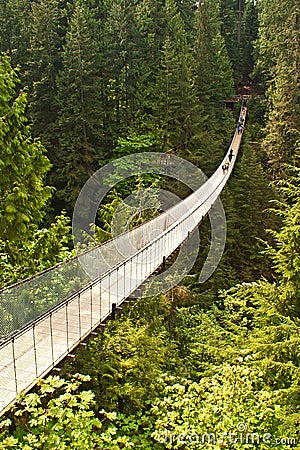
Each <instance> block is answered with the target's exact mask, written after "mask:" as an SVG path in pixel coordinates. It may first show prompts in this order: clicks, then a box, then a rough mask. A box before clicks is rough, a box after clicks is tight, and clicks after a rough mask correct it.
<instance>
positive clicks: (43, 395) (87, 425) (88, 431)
mask: <svg viewBox="0 0 300 450" xmlns="http://www.w3.org/2000/svg"><path fill="white" fill-rule="evenodd" d="M87 380H88V377H85V376H83V375H79V374H77V375H76V376H74V378H73V380H72V381H65V380H63V379H61V378H59V377H52V376H50V377H48V378H47V379H46V380H45V381H43V380H41V381H40V383H39V386H40V392H39V394H37V393H32V394H28V395H27V396H26V397H25V398H24V399H22V401H21V405H22V407H21V408H19V409H16V410H15V412H14V415H15V419H14V427H15V431H14V433H13V435H12V436H6V435H7V432H5V431H4V432H3V433H2V437H1V442H0V448H1V449H3V450H4V449H5V450H6V449H13V448H18V449H22V450H31V449H32V450H33V449H43V450H54V449H57V450H58V449H65V450H67V449H77V450H92V449H100V448H107V446H108V445H109V448H111V449H118V448H120V446H121V447H122V448H132V446H131V444H130V442H129V440H128V439H126V438H115V437H114V429H113V428H112V429H110V428H108V430H105V431H103V428H102V422H101V420H100V419H99V418H98V417H96V415H95V413H94V411H93V409H92V407H93V405H94V400H93V398H94V394H93V393H92V392H91V391H80V390H79V386H80V384H81V383H82V382H83V381H87ZM56 391H58V395H57V396H53V394H54V393H55V392H56ZM106 417H107V419H113V417H114V416H113V415H111V414H107V415H106ZM10 424H11V421H10V420H6V421H4V422H2V423H1V424H0V426H1V427H2V429H4V430H5V429H7V427H8V426H9V425H10Z"/></svg>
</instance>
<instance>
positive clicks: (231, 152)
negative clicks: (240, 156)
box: [222, 148, 234, 175]
mask: <svg viewBox="0 0 300 450" xmlns="http://www.w3.org/2000/svg"><path fill="white" fill-rule="evenodd" d="M233 157H234V154H233V150H232V148H231V149H230V151H229V155H228V163H225V164H223V165H222V170H223V173H224V175H225V173H226V172H227V170H228V168H229V164H230V163H231V161H232V158H233Z"/></svg>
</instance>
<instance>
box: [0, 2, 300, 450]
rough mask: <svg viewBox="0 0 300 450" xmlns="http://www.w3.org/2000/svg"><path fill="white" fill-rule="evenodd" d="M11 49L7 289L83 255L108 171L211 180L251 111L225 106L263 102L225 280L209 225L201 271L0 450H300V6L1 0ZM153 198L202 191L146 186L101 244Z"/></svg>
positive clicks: (27, 407) (142, 310) (5, 46)
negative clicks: (163, 165) (124, 167)
mask: <svg viewBox="0 0 300 450" xmlns="http://www.w3.org/2000/svg"><path fill="white" fill-rule="evenodd" d="M0 52H1V56H0V218H1V220H0V287H1V288H3V287H5V286H8V285H11V284H13V283H15V282H18V281H20V280H22V279H24V278H26V277H28V276H32V275H34V274H36V273H37V272H39V271H41V270H44V269H46V268H49V267H52V266H53V265H54V264H56V263H58V262H61V261H64V260H67V259H69V258H71V257H72V256H73V255H74V249H73V247H72V235H71V218H72V212H73V207H74V204H75V201H76V198H77V196H78V194H79V192H80V190H81V188H82V187H83V185H84V183H85V182H86V181H87V180H88V178H89V177H90V176H91V175H92V174H93V173H94V172H95V171H96V170H97V169H99V168H100V167H101V166H103V165H104V164H106V163H108V162H110V161H112V160H114V159H116V158H118V157H120V156H124V155H129V154H132V153H139V152H150V151H151V152H163V153H170V154H174V155H176V156H180V157H182V158H184V159H186V160H188V161H190V162H192V163H194V164H195V165H196V166H198V167H200V168H201V169H202V170H203V171H204V173H205V174H206V175H208V176H209V175H211V174H212V173H213V172H214V170H215V169H216V168H217V166H218V165H219V164H220V162H221V160H222V158H223V155H224V154H225V152H226V150H227V148H228V145H229V143H230V140H231V136H232V134H233V131H234V128H235V124H236V120H237V118H238V115H239V107H240V105H239V103H236V104H234V106H233V110H231V109H228V108H225V102H226V101H229V100H230V99H233V98H234V96H235V95H248V115H247V122H246V126H245V131H244V135H243V143H242V148H241V151H240V153H239V155H238V159H237V162H236V166H235V168H234V171H233V174H232V176H231V179H230V180H229V182H228V184H227V186H226V187H225V189H224V191H223V193H222V202H223V205H224V209H225V212H226V218H227V241H226V247H225V251H224V254H223V257H222V260H221V262H220V264H219V266H218V268H217V269H216V271H215V272H214V274H213V275H212V277H211V278H210V279H209V280H208V281H206V282H205V283H203V284H199V282H198V277H199V273H200V271H201V268H202V267H203V264H204V262H205V259H206V256H207V253H208V249H209V245H210V224H209V220H207V219H206V220H205V221H204V223H203V224H202V225H201V227H200V235H201V246H200V250H199V255H198V258H197V261H196V263H195V265H194V267H193V270H192V272H191V273H190V274H189V275H188V276H187V277H186V278H185V279H184V280H183V281H182V282H181V283H180V285H178V286H176V287H174V288H173V289H171V290H170V291H168V292H166V293H164V294H161V295H159V296H157V297H151V298H143V299H140V300H138V301H131V304H130V306H129V307H128V308H124V309H123V311H122V313H119V314H118V316H117V320H115V321H108V322H107V324H106V327H105V328H104V329H103V330H102V331H100V330H99V332H98V334H97V336H96V337H93V338H90V339H89V340H88V341H87V342H86V345H85V346H84V347H82V348H80V349H78V350H77V351H76V357H75V358H74V359H70V358H69V359H68V360H67V361H65V362H64V364H63V365H62V366H61V369H62V370H61V371H60V373H59V376H58V375H57V374H55V373H54V372H53V374H52V375H51V376H50V377H48V378H47V379H46V380H41V381H40V382H39V387H38V388H36V389H34V390H33V391H31V392H30V393H29V394H27V395H26V396H25V397H23V398H21V399H19V401H18V402H17V403H16V405H14V406H13V407H12V408H11V410H10V411H9V412H8V413H7V414H6V415H5V416H4V417H2V422H1V423H0V448H2V449H23V450H31V449H43V450H52V449H57V450H58V449H60V450H61V449H78V450H85V449H86V450H90V449H120V448H128V449H131V448H132V449H134V448H137V449H144V450H147V449H149V450H150V449H151V450H156V449H157V450H159V449H180V450H181V449H202V448H205V449H220V448H225V449H230V450H232V449H244V448H254V447H256V448H260V449H269V448H279V449H289V448H298V449H299V448H300V433H299V430H300V368H299V364H300V352H299V343H300V338H299V329H300V322H299V319H300V200H299V199H300V161H299V156H300V11H299V5H298V3H297V2H295V1H294V0H281V1H279V0H268V1H267V0H257V1H256V0H214V1H212V0H203V1H201V2H196V1H194V0H151V1H150V0H131V1H129V0H69V1H66V0H39V1H33V0H0ZM153 185H155V186H159V187H161V188H167V189H168V190H170V191H172V192H174V193H176V194H177V195H178V196H179V197H184V196H185V195H187V192H185V189H184V188H183V186H182V185H180V184H179V183H177V182H176V181H172V180H170V179H164V178H163V177H151V176H142V175H141V176H139V177H136V179H133V178H132V179H129V180H127V181H126V182H124V183H122V184H120V186H119V187H117V188H116V189H115V190H114V191H112V192H110V194H109V195H108V196H107V197H106V199H105V204H103V205H102V206H101V208H100V210H99V212H98V216H97V224H96V234H97V237H98V239H99V242H104V241H105V240H107V239H109V238H110V237H111V231H112V230H111V222H112V217H113V214H114V211H115V210H116V208H117V207H118V205H119V204H120V203H121V201H122V198H123V197H125V196H128V195H129V194H130V193H131V192H134V191H137V190H138V189H140V188H141V186H142V187H148V186H153ZM148 214H149V212H148ZM148 218H149V217H148V216H147V217H146V215H145V216H144V219H148ZM140 219H143V217H142V218H139V220H140ZM0 376H1V374H0Z"/></svg>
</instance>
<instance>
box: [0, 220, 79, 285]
mask: <svg viewBox="0 0 300 450" xmlns="http://www.w3.org/2000/svg"><path fill="white" fill-rule="evenodd" d="M70 231H71V227H70V225H69V218H68V217H66V216H65V214H62V215H61V216H59V217H56V219H55V222H53V223H51V225H50V226H49V227H48V228H42V229H36V230H35V231H34V232H33V233H32V236H31V239H30V240H24V241H23V242H21V243H20V244H19V245H18V246H17V245H16V244H13V245H12V243H11V242H9V241H3V240H0V285H1V287H3V286H5V285H9V284H13V283H16V282H18V281H20V280H21V279H24V278H27V277H29V276H31V275H33V274H35V273H37V272H41V271H42V270H44V269H47V268H49V267H52V266H54V265H55V264H56V263H57V262H59V261H63V260H64V259H67V258H70V257H71V252H70V251H69V248H68V246H69V244H70V242H69V241H70Z"/></svg>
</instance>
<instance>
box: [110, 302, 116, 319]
mask: <svg viewBox="0 0 300 450" xmlns="http://www.w3.org/2000/svg"><path fill="white" fill-rule="evenodd" d="M116 309H117V304H116V303H112V304H111V320H116Z"/></svg>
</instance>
